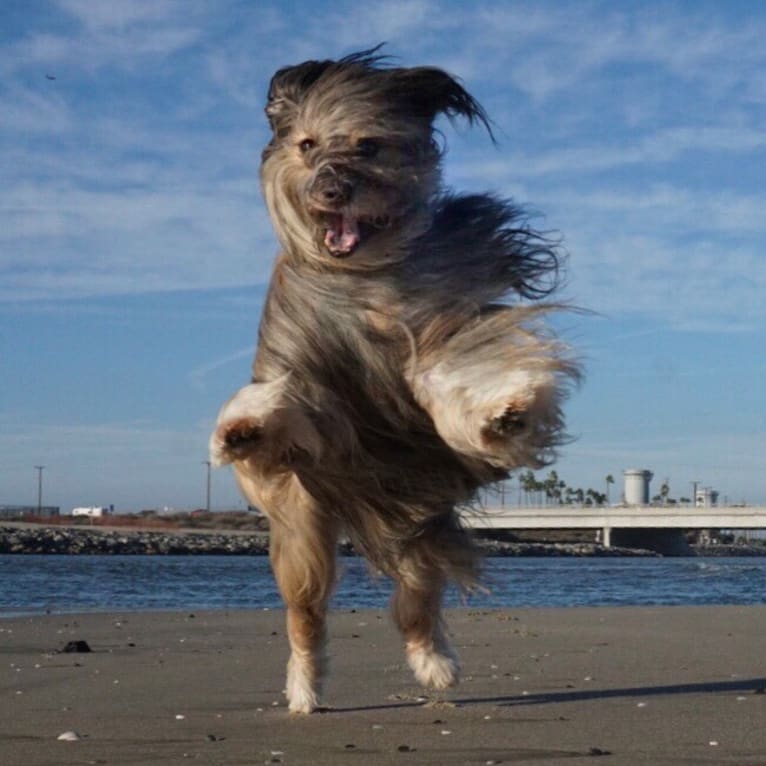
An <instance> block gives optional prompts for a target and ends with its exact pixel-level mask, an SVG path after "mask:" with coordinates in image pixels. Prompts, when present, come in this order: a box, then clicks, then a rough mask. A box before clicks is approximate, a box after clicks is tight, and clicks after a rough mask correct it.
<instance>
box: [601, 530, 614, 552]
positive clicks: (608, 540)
mask: <svg viewBox="0 0 766 766" xmlns="http://www.w3.org/2000/svg"><path fill="white" fill-rule="evenodd" d="M601 543H602V544H603V546H604V548H611V547H612V528H611V527H604V528H603V529H602V530H601Z"/></svg>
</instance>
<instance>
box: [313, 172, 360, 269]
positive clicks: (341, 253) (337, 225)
mask: <svg viewBox="0 0 766 766" xmlns="http://www.w3.org/2000/svg"><path fill="white" fill-rule="evenodd" d="M353 193H354V186H353V184H352V183H351V181H350V180H349V179H348V178H347V177H345V176H344V175H343V174H341V173H339V172H338V171H337V170H336V169H335V168H333V167H326V168H323V169H322V170H320V171H319V172H318V173H317V175H316V176H315V177H314V180H313V181H312V183H311V186H310V187H309V189H308V194H309V198H310V199H311V201H312V202H313V204H314V205H315V206H316V207H317V209H318V210H320V211H321V215H322V221H323V224H324V226H325V232H324V245H325V247H326V248H327V250H328V251H329V252H330V254H331V255H334V256H335V257H337V258H345V257H346V256H347V255H351V253H352V252H353V251H354V250H355V249H356V247H357V245H358V244H359V242H360V241H361V233H360V231H359V221H358V220H357V218H356V217H354V216H351V215H349V214H348V212H347V210H346V209H345V208H346V207H347V206H348V204H349V203H350V202H351V199H352V197H353Z"/></svg>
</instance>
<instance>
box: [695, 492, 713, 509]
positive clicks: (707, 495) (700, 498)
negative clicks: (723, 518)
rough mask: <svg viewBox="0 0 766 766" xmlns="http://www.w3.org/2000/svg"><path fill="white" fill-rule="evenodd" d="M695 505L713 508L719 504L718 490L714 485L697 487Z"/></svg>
mask: <svg viewBox="0 0 766 766" xmlns="http://www.w3.org/2000/svg"><path fill="white" fill-rule="evenodd" d="M694 505H695V506H696V507H697V508H713V507H715V506H716V505H718V492H717V491H716V490H714V489H713V488H712V487H699V488H698V489H697V492H696V495H695V498H694Z"/></svg>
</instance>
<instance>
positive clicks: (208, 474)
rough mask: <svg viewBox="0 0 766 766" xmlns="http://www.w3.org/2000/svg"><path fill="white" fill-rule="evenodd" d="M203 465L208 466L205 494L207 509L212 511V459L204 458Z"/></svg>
mask: <svg viewBox="0 0 766 766" xmlns="http://www.w3.org/2000/svg"><path fill="white" fill-rule="evenodd" d="M202 465H206V466H207V492H206V494H205V510H206V511H207V512H208V513H210V461H209V460H203V461H202Z"/></svg>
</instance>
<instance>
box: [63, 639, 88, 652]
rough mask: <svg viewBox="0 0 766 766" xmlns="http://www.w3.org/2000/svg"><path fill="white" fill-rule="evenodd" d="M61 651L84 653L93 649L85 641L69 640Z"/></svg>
mask: <svg viewBox="0 0 766 766" xmlns="http://www.w3.org/2000/svg"><path fill="white" fill-rule="evenodd" d="M61 651H62V653H63V654H85V653H87V652H92V651H93V650H92V649H91V648H90V646H88V642H87V641H69V642H68V643H67V644H66V646H65V647H64V648H63V649H62V650H61Z"/></svg>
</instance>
